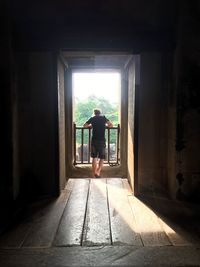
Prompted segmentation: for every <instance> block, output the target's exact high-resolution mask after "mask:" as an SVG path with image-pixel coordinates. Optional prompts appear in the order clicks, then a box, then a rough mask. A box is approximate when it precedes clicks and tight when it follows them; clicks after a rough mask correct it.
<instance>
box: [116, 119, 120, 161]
mask: <svg viewBox="0 0 200 267" xmlns="http://www.w3.org/2000/svg"><path fill="white" fill-rule="evenodd" d="M119 133H120V125H119V124H118V125H117V164H118V163H119Z"/></svg>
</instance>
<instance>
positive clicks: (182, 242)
mask: <svg viewBox="0 0 200 267" xmlns="http://www.w3.org/2000/svg"><path fill="white" fill-rule="evenodd" d="M159 221H160V223H161V225H162V227H163V229H164V231H165V233H166V234H167V236H168V238H169V239H170V241H171V243H172V244H173V245H174V246H192V245H194V244H200V242H199V240H198V241H197V240H196V239H195V238H194V237H193V236H192V235H191V234H189V233H187V232H185V231H184V230H183V229H182V228H180V227H179V226H178V225H175V224H172V223H171V222H170V223H169V222H168V221H166V220H164V219H161V218H159Z"/></svg>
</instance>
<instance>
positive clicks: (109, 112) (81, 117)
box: [74, 95, 118, 144]
mask: <svg viewBox="0 0 200 267" xmlns="http://www.w3.org/2000/svg"><path fill="white" fill-rule="evenodd" d="M94 108H100V109H101V111H102V114H104V115H105V116H106V117H107V118H108V119H109V120H110V121H112V123H113V126H117V124H118V104H111V103H110V102H109V101H108V100H107V99H105V98H104V97H96V96H94V95H91V96H89V97H88V98H87V99H85V100H79V99H78V98H76V99H75V109H74V122H75V123H76V125H77V126H83V124H84V123H85V122H86V121H87V120H88V119H89V118H90V117H91V116H92V115H93V109H94ZM80 134H81V133H80V132H78V133H77V143H79V144H80V143H81V138H80ZM110 141H111V143H115V142H116V134H115V133H114V131H112V132H111V137H110Z"/></svg>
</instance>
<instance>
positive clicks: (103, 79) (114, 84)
mask: <svg viewBox="0 0 200 267" xmlns="http://www.w3.org/2000/svg"><path fill="white" fill-rule="evenodd" d="M72 86H73V107H74V108H73V121H74V122H75V124H76V126H83V124H84V123H85V122H86V121H87V120H88V119H89V118H90V117H91V116H93V109H94V108H99V109H101V112H102V114H103V115H105V116H106V117H107V118H108V119H109V120H110V121H112V123H113V126H116V127H117V125H118V124H119V106H120V89H121V74H120V72H119V71H118V72H117V71H105V72H103V71H95V72H94V71H88V72H83V71H79V72H78V71H76V72H73V74H72ZM106 139H107V138H106ZM109 142H110V144H109V148H110V150H109V154H110V153H111V154H110V155H109V161H111V162H112V160H113V161H115V160H116V156H117V152H116V149H117V146H116V143H117V131H114V130H113V131H111V132H110V137H109ZM82 143H83V145H82ZM88 145H89V143H88V133H86V134H84V139H83V140H82V133H81V129H77V131H76V150H77V151H76V154H77V161H78V158H80V153H81V152H80V150H81V149H83V150H84V151H86V153H85V152H84V151H82V154H83V155H82V156H83V157H84V158H83V159H82V163H84V162H87V161H89V160H88V158H89V154H88V153H89V152H88V149H87V148H88ZM112 154H113V156H112ZM81 158H82V157H81Z"/></svg>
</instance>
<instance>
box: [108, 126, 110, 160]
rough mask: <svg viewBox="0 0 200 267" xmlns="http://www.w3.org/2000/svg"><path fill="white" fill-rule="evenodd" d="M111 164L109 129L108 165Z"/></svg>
mask: <svg viewBox="0 0 200 267" xmlns="http://www.w3.org/2000/svg"><path fill="white" fill-rule="evenodd" d="M109 163H110V128H109V127H108V164H109Z"/></svg>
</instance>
